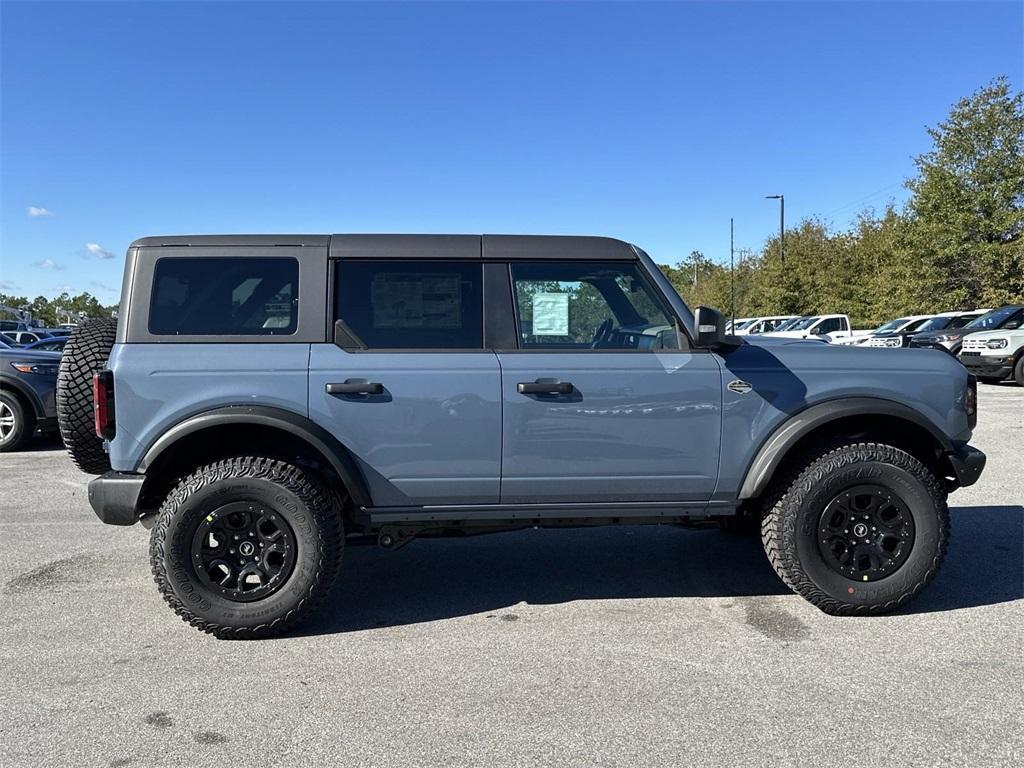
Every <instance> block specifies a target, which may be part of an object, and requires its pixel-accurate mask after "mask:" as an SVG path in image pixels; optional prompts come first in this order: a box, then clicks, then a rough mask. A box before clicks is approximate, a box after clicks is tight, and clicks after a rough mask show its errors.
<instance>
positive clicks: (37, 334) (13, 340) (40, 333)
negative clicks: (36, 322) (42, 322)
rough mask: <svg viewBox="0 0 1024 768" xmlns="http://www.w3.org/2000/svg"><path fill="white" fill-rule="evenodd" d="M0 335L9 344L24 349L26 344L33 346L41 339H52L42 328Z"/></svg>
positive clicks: (4, 332)
mask: <svg viewBox="0 0 1024 768" xmlns="http://www.w3.org/2000/svg"><path fill="white" fill-rule="evenodd" d="M0 335H2V336H3V337H4V340H5V341H6V342H7V343H8V344H10V345H11V346H15V347H23V346H25V345H26V344H33V343H35V342H37V341H39V340H40V339H48V338H50V334H49V333H47V332H46V331H44V330H43V329H42V328H36V329H35V330H33V331H3V332H2V334H0Z"/></svg>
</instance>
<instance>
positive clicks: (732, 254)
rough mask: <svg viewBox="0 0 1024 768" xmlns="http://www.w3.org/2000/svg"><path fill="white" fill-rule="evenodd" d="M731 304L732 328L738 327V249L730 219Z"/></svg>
mask: <svg viewBox="0 0 1024 768" xmlns="http://www.w3.org/2000/svg"><path fill="white" fill-rule="evenodd" d="M729 304H730V310H729V312H730V314H731V315H732V326H730V327H733V326H735V325H736V248H735V244H734V239H733V222H732V217H731V216H730V217H729Z"/></svg>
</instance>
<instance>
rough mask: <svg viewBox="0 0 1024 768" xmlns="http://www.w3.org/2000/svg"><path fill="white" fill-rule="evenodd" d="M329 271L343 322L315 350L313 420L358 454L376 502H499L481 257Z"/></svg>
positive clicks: (340, 265) (353, 264)
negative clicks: (327, 341)
mask: <svg viewBox="0 0 1024 768" xmlns="http://www.w3.org/2000/svg"><path fill="white" fill-rule="evenodd" d="M334 273H335V275H334V280H335V290H334V296H335V318H336V319H340V320H341V321H342V322H343V323H344V326H343V328H342V329H341V331H339V332H337V333H338V338H337V339H336V341H337V342H338V343H335V344H313V345H312V347H311V349H310V361H309V412H310V418H312V419H313V420H314V421H316V422H317V423H319V424H320V425H321V426H323V427H325V428H326V429H328V430H329V431H331V432H332V433H333V434H334V435H335V436H336V437H337V438H338V440H339V441H340V442H341V443H342V444H343V445H345V446H347V447H348V448H349V450H350V451H351V452H352V454H353V456H355V457H356V460H357V462H358V463H359V464H360V468H361V469H362V471H363V475H364V476H365V478H366V480H367V484H368V485H369V489H370V495H371V497H372V499H373V503H374V505H375V506H420V505H430V504H494V503H497V501H498V494H499V482H500V480H499V478H500V473H501V395H500V374H499V369H498V360H497V357H496V355H495V354H494V352H492V351H485V350H484V349H483V331H482V327H483V294H482V265H481V262H480V260H479V258H478V259H477V260H476V261H471V260H465V261H458V260H452V261H448V260H438V259H425V260H409V259H377V260H346V259H342V260H341V261H339V262H337V263H336V264H335V268H334ZM343 346H344V347H347V348H342V347H343Z"/></svg>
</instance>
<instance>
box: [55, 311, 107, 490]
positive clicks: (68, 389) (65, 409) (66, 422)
mask: <svg viewBox="0 0 1024 768" xmlns="http://www.w3.org/2000/svg"><path fill="white" fill-rule="evenodd" d="M116 331H117V322H116V321H115V320H106V319H100V320H91V321H89V322H87V323H86V324H85V325H82V326H79V327H78V328H77V329H76V330H75V332H74V333H73V334H71V338H70V339H68V343H67V344H66V345H65V346H64V354H63V355H61V358H60V368H59V369H58V371H57V422H58V424H59V425H60V436H61V439H62V440H63V441H64V446H65V447H66V448H67V449H68V453H69V454H71V460H72V461H73V462H75V464H76V465H77V466H78V468H79V469H80V470H82V471H83V472H86V473H88V474H90V475H101V474H103V473H104V472H107V471H109V470H110V457H109V456H107V453H106V451H105V450H103V440H101V439H100V438H99V437H97V435H96V431H95V426H94V423H93V411H92V407H93V404H92V375H93V374H94V373H95V372H96V371H99V370H101V369H102V368H103V367H104V366H105V365H106V364H107V358H109V357H110V350H111V349H112V348H113V346H114V336H115V334H116Z"/></svg>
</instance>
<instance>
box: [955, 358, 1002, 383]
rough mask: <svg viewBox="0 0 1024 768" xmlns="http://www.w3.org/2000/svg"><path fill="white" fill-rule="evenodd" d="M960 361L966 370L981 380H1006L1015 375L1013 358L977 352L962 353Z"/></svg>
mask: <svg viewBox="0 0 1024 768" xmlns="http://www.w3.org/2000/svg"><path fill="white" fill-rule="evenodd" d="M958 359H959V360H960V362H961V363H962V364H963V366H964V368H966V369H967V370H968V371H970V372H971V373H973V374H974V375H975V376H978V377H979V378H986V379H994V378H1000V379H1005V378H1007V377H1008V376H1009V375H1010V374H1011V373H1013V358H1012V357H1005V356H1000V357H996V356H995V355H981V354H978V353H977V352H975V353H974V354H971V353H970V352H961V353H960V355H959V357H958Z"/></svg>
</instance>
